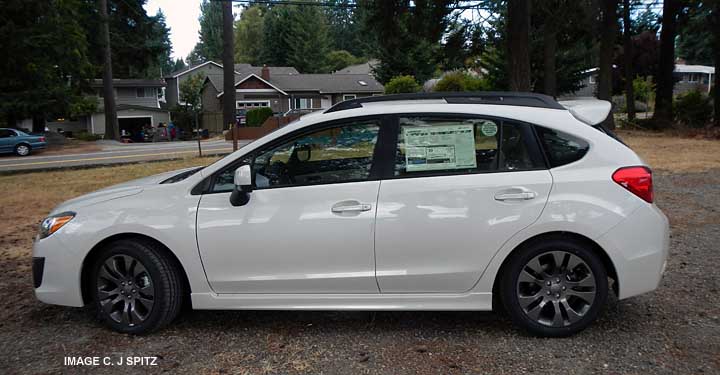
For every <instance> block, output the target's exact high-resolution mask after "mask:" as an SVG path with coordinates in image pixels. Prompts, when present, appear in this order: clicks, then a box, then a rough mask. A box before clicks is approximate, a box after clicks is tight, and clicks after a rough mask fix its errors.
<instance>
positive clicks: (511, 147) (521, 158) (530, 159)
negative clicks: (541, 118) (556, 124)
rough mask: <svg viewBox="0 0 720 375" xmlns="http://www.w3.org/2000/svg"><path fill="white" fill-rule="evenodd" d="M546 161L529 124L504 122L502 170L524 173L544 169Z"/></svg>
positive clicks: (501, 155) (501, 152) (501, 153)
mask: <svg viewBox="0 0 720 375" xmlns="http://www.w3.org/2000/svg"><path fill="white" fill-rule="evenodd" d="M544 167H545V161H544V160H543V159H542V154H541V153H540V149H539V147H538V144H537V141H536V140H535V135H534V134H533V132H532V128H531V126H530V125H528V124H523V123H516V122H512V121H503V125H502V146H501V151H500V169H501V170H505V171H523V170H531V169H537V168H544Z"/></svg>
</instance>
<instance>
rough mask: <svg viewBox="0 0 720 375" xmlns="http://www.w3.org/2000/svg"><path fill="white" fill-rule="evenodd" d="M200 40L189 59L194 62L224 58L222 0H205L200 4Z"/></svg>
mask: <svg viewBox="0 0 720 375" xmlns="http://www.w3.org/2000/svg"><path fill="white" fill-rule="evenodd" d="M199 21H200V41H199V42H198V43H197V44H196V45H195V48H193V51H192V52H191V54H190V57H189V58H188V59H190V60H192V63H193V64H194V63H198V62H204V61H210V60H213V61H219V60H221V59H222V51H223V48H222V31H223V29H222V2H220V1H210V0H203V2H202V4H200V18H199Z"/></svg>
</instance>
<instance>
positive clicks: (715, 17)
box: [708, 1, 720, 128]
mask: <svg viewBox="0 0 720 375" xmlns="http://www.w3.org/2000/svg"><path fill="white" fill-rule="evenodd" d="M710 27H711V28H712V30H715V33H714V34H713V41H714V42H715V44H714V50H715V82H714V83H713V87H714V88H713V103H714V115H713V119H714V122H713V125H714V126H715V127H716V128H720V98H718V97H719V95H718V92H720V91H718V85H720V75H718V69H720V32H718V31H720V2H717V1H716V2H715V7H714V8H713V11H712V15H711V17H710ZM708 83H709V82H708Z"/></svg>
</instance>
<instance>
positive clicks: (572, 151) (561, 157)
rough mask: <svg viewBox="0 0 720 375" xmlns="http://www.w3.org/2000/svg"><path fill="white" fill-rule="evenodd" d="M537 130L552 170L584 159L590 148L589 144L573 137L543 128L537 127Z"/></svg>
mask: <svg viewBox="0 0 720 375" xmlns="http://www.w3.org/2000/svg"><path fill="white" fill-rule="evenodd" d="M536 130H537V134H538V138H539V139H540V143H541V144H542V146H543V149H544V151H545V155H546V156H547V158H548V162H549V163H550V167H551V168H555V167H559V166H561V165H565V164H570V163H572V162H574V161H578V160H580V159H582V157H583V156H585V154H587V152H588V149H589V148H590V145H589V144H588V143H587V142H585V141H584V140H582V139H580V138H578V137H575V136H573V135H570V134H567V133H563V132H560V131H557V130H553V129H548V128H544V127H542V126H536Z"/></svg>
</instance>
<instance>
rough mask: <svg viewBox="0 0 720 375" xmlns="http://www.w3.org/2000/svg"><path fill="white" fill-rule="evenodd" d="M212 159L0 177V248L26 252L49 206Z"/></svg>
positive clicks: (213, 159)
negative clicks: (0, 210)
mask: <svg viewBox="0 0 720 375" xmlns="http://www.w3.org/2000/svg"><path fill="white" fill-rule="evenodd" d="M216 159H217V158H187V159H179V160H172V161H164V162H149V163H139V164H126V165H121V166H113V167H99V168H90V169H76V170H58V171H46V172H32V173H23V174H13V175H0V191H2V192H3V198H2V201H1V202H0V207H2V213H3V219H4V221H5V223H8V224H9V225H3V226H0V249H2V250H3V251H6V250H9V249H12V248H14V249H22V250H24V251H27V249H29V248H30V245H31V243H32V236H33V235H34V233H35V232H36V230H37V225H38V224H39V222H40V220H42V218H43V217H44V216H45V215H47V214H48V212H50V210H51V209H52V208H53V207H55V206H56V205H58V204H60V203H62V202H63V201H66V200H68V199H70V198H73V197H76V196H78V195H82V194H85V193H88V192H91V191H94V190H98V189H100V188H103V187H106V186H109V185H113V184H117V183H121V182H124V181H128V180H132V179H135V178H140V177H144V176H149V175H153V174H157V173H162V172H167V171H171V170H175V169H180V168H184V167H191V166H195V165H208V164H210V163H212V162H213V161H215V160H216ZM8 255H10V254H8ZM12 255H20V254H12ZM25 255H27V254H25Z"/></svg>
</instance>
